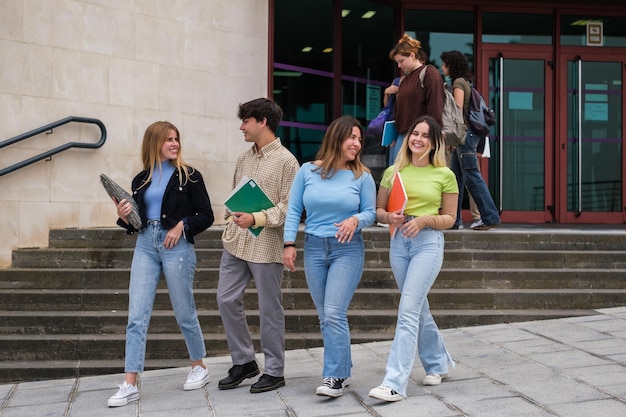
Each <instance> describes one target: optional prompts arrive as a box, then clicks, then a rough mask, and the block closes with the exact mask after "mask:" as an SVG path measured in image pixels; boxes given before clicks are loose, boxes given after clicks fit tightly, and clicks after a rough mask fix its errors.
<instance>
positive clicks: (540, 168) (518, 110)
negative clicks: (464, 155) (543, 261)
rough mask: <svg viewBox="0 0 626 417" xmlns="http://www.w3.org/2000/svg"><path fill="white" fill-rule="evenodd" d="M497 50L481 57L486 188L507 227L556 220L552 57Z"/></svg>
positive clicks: (527, 52) (536, 53)
mask: <svg viewBox="0 0 626 417" xmlns="http://www.w3.org/2000/svg"><path fill="white" fill-rule="evenodd" d="M502 47H503V45H496V46H495V48H494V49H495V50H494V51H493V52H491V53H487V54H485V57H484V59H485V60H486V62H484V65H485V68H488V69H489V71H488V72H486V71H485V76H486V77H488V80H487V81H486V82H488V85H489V105H490V106H491V107H492V108H493V109H494V111H495V112H496V120H497V121H496V125H495V126H494V127H493V129H492V133H491V137H490V139H491V142H490V144H491V158H490V161H489V176H488V182H489V188H490V190H491V192H492V194H493V197H494V201H495V202H496V205H497V206H498V207H499V209H500V211H501V218H502V221H503V222H506V223H518V222H519V223H545V222H552V221H554V199H553V195H554V193H553V179H554V177H553V170H552V158H553V149H554V129H553V94H552V91H553V82H552V80H553V69H552V65H551V64H552V62H551V54H549V53H544V52H530V51H526V52H521V51H506V50H500V48H502Z"/></svg>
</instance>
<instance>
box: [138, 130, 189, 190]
mask: <svg viewBox="0 0 626 417" xmlns="http://www.w3.org/2000/svg"><path fill="white" fill-rule="evenodd" d="M170 130H173V131H174V132H176V137H177V138H178V145H179V146H178V154H177V155H176V159H174V160H173V161H171V163H172V165H174V168H176V170H177V171H178V181H179V184H180V185H181V186H182V185H185V184H187V181H190V179H189V176H190V175H191V174H193V172H194V171H195V170H194V169H193V168H192V167H191V166H189V165H187V163H186V162H185V161H184V160H183V157H182V143H181V141H180V132H179V130H178V128H177V127H176V126H174V125H173V124H172V123H170V122H165V121H161V122H154V123H152V124H151V125H150V126H148V128H147V129H146V132H145V133H144V135H143V143H142V144H141V162H142V163H143V169H144V170H148V177H147V178H146V180H145V182H144V183H143V184H142V185H141V187H143V186H144V185H146V184H148V183H149V182H150V181H151V180H152V175H153V174H154V167H155V166H158V167H159V169H161V147H162V146H163V144H164V143H165V141H166V140H167V137H168V135H169V132H170Z"/></svg>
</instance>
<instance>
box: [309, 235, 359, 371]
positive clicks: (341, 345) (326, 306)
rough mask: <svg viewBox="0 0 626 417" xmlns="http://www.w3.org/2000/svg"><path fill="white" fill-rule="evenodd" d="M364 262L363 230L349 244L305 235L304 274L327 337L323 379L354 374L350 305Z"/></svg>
mask: <svg viewBox="0 0 626 417" xmlns="http://www.w3.org/2000/svg"><path fill="white" fill-rule="evenodd" d="M364 261H365V249H364V246H363V236H362V235H361V232H356V233H355V234H354V236H353V237H352V240H351V241H350V242H346V243H339V241H338V240H337V238H335V237H326V238H320V237H316V236H313V235H311V234H305V236H304V273H305V275H306V282H307V285H308V286H309V291H310V292H311V298H312V299H313V303H315V308H316V309H317V314H318V315H319V319H320V329H321V331H322V339H323V340H324V370H323V373H322V377H324V378H347V377H349V376H350V375H351V370H352V355H351V352H350V327H349V326H348V307H349V305H350V301H352V296H353V295H354V292H355V291H356V288H357V286H358V285H359V281H361V274H362V273H363V264H364Z"/></svg>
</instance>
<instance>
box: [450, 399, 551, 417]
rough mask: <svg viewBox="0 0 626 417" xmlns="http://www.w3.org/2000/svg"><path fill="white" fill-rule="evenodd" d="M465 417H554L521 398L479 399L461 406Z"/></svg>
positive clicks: (538, 406)
mask: <svg viewBox="0 0 626 417" xmlns="http://www.w3.org/2000/svg"><path fill="white" fill-rule="evenodd" d="M462 410H463V412H464V413H465V414H464V415H466V416H480V417H502V416H506V415H509V416H515V417H554V414H551V413H550V412H548V411H547V410H545V409H544V408H542V407H541V406H540V405H537V404H534V403H532V402H529V401H528V400H526V399H524V398H522V397H510V398H494V399H482V398H479V399H477V400H474V401H470V402H467V403H464V404H463V408H462Z"/></svg>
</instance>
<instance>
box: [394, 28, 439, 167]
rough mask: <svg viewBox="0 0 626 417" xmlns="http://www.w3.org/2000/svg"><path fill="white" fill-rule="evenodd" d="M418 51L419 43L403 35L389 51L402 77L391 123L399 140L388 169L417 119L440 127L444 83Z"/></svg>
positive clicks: (395, 144)
mask: <svg viewBox="0 0 626 417" xmlns="http://www.w3.org/2000/svg"><path fill="white" fill-rule="evenodd" d="M421 47H422V44H421V42H420V41H418V40H417V39H413V38H411V37H410V36H409V35H407V34H404V35H402V38H400V40H399V41H398V43H396V45H395V46H394V47H393V48H392V49H391V51H389V58H391V59H392V60H393V61H395V62H396V63H397V65H398V68H399V69H400V71H401V72H402V73H403V74H404V78H403V79H402V82H401V83H400V85H399V86H398V91H397V93H396V106H395V111H394V120H395V121H396V129H397V130H398V138H397V139H396V141H395V143H394V145H393V146H392V151H391V152H390V158H389V165H393V164H394V162H395V156H396V155H397V154H398V150H399V149H400V147H401V146H402V142H403V141H404V137H405V136H406V135H407V133H408V131H409V127H410V126H411V124H412V123H413V122H414V121H415V120H416V119H417V118H418V117H420V116H430V117H432V118H433V119H435V120H436V121H437V123H439V126H441V125H442V114H443V102H444V91H443V80H442V79H441V74H439V71H437V69H436V68H435V67H434V66H432V65H425V63H426V61H427V60H428V55H427V54H425V53H424V52H422V51H420V49H421ZM422 71H426V72H425V73H424V77H422V78H423V82H422V80H421V79H420V74H421V73H422Z"/></svg>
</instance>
